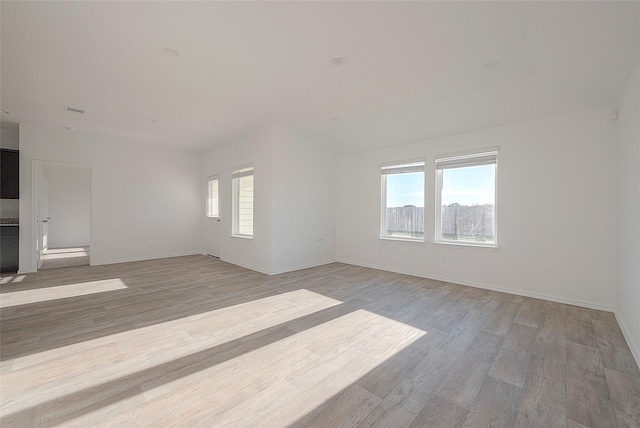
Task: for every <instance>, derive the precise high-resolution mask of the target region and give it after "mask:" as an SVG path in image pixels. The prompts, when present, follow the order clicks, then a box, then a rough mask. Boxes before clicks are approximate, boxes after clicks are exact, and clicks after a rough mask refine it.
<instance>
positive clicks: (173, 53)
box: [162, 48, 180, 58]
mask: <svg viewBox="0 0 640 428" xmlns="http://www.w3.org/2000/svg"><path fill="white" fill-rule="evenodd" d="M162 52H164V54H165V55H166V56H168V57H171V58H178V57H179V56H180V53H178V51H177V50H175V49H171V48H164V49H162Z"/></svg>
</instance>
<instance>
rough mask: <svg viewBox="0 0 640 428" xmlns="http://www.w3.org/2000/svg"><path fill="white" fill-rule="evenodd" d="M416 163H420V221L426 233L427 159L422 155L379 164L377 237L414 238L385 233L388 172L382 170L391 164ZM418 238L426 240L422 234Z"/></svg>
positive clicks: (402, 239)
mask: <svg viewBox="0 0 640 428" xmlns="http://www.w3.org/2000/svg"><path fill="white" fill-rule="evenodd" d="M413 164H415V165H418V164H422V174H423V177H422V206H423V208H422V210H423V212H422V222H423V227H424V229H425V231H424V232H425V234H426V229H427V224H426V223H427V222H426V217H425V215H426V209H427V191H426V190H427V161H426V158H424V157H422V158H413V159H410V160H405V161H396V162H385V163H382V164H380V167H379V170H380V172H381V173H380V218H379V219H378V225H379V235H378V237H379V238H380V239H390V240H400V241H414V239H411V238H409V239H404V238H400V239H398V238H395V237H393V236H389V235H387V234H386V224H387V176H388V175H389V174H385V173H383V172H382V171H383V170H384V169H386V168H390V167H393V166H402V165H413ZM417 240H419V242H425V240H426V236H424V237H423V238H422V239H419V238H418V239H417Z"/></svg>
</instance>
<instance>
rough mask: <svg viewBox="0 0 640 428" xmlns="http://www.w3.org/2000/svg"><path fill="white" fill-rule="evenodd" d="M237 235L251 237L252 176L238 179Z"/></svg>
mask: <svg viewBox="0 0 640 428" xmlns="http://www.w3.org/2000/svg"><path fill="white" fill-rule="evenodd" d="M237 180H238V233H239V234H240V235H253V175H249V176H246V177H241V178H238V179H237Z"/></svg>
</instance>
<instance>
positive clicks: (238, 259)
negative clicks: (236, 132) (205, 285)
mask: <svg viewBox="0 0 640 428" xmlns="http://www.w3.org/2000/svg"><path fill="white" fill-rule="evenodd" d="M271 147H272V139H271V129H270V128H266V129H262V130H259V131H256V132H253V133H250V134H248V135H245V136H243V137H240V138H238V139H236V140H233V141H230V142H229V143H227V144H223V145H220V146H218V147H216V148H214V149H212V150H210V151H208V152H207V153H205V155H204V160H203V175H202V176H201V178H200V189H201V195H202V197H201V199H202V204H201V211H200V212H201V217H204V213H205V209H204V201H205V194H206V186H205V183H206V177H208V176H211V175H218V174H219V175H220V183H219V189H220V190H219V198H220V232H221V235H220V259H221V260H224V261H227V262H229V263H233V264H236V265H239V266H244V267H247V268H249V269H253V270H256V271H258V272H263V273H267V274H268V273H271V180H272V173H271V171H272V170H271ZM250 163H253V167H254V171H253V183H254V200H253V203H254V207H253V217H254V225H253V235H254V236H253V239H247V238H238V237H234V236H231V171H232V170H233V169H234V168H235V167H237V166H242V165H246V164H250ZM203 230H205V231H206V227H204V228H203ZM205 238H206V236H205V235H204V234H203V239H201V240H200V243H201V246H202V250H201V252H202V253H204V243H205V242H206V239H205Z"/></svg>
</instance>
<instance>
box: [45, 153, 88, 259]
mask: <svg viewBox="0 0 640 428" xmlns="http://www.w3.org/2000/svg"><path fill="white" fill-rule="evenodd" d="M43 172H44V176H45V177H46V179H47V181H48V184H49V185H48V188H49V195H48V205H49V206H48V210H49V217H51V219H50V220H49V222H48V229H49V236H48V242H49V248H69V247H85V246H89V244H90V242H91V170H90V169H89V168H77V167H60V166H52V165H45V166H44V168H43Z"/></svg>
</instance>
